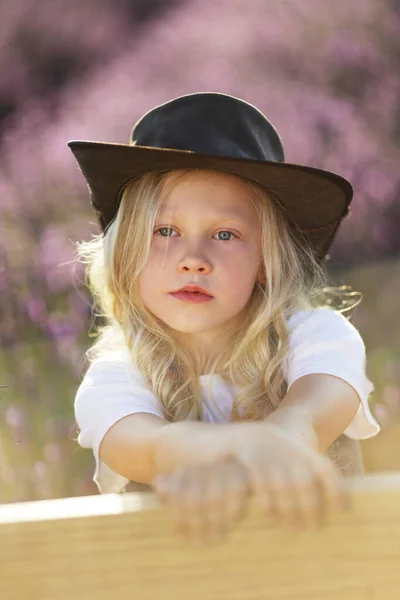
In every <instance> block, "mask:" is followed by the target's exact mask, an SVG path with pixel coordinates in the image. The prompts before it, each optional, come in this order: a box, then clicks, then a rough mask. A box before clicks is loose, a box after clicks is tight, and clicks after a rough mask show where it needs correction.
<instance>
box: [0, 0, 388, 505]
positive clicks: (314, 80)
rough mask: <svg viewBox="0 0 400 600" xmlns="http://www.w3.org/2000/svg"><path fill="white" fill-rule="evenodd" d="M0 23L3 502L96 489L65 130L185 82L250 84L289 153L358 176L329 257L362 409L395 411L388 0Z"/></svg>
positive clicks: (204, 4) (73, 188) (229, 5)
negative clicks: (350, 333)
mask: <svg viewBox="0 0 400 600" xmlns="http://www.w3.org/2000/svg"><path fill="white" fill-rule="evenodd" d="M60 15H62V18H60ZM0 23H1V25H0V44H1V47H2V52H1V53H0V67H1V68H0V300H1V301H0V386H4V387H2V388H0V502H15V501H24V500H33V499H42V498H56V497H65V496H77V495H82V494H92V493H97V490H96V488H95V486H94V485H93V483H92V481H91V479H92V471H93V458H92V456H91V453H90V452H89V451H84V450H82V449H80V448H79V447H78V445H77V443H76V441H75V438H76V436H77V432H76V429H75V425H74V419H73V401H74V395H75V392H76V389H77V386H78V385H79V381H80V379H81V377H82V374H83V372H84V366H85V365H84V363H83V355H84V352H85V350H86V348H87V347H88V346H89V345H90V343H91V341H92V337H91V336H92V335H93V333H94V331H95V329H94V326H95V323H94V320H93V317H92V304H91V298H90V295H89V294H88V292H87V290H86V289H85V286H84V282H83V273H82V270H81V268H80V267H79V266H78V265H76V264H74V247H75V242H77V241H81V240H82V239H87V238H89V237H90V236H91V235H92V234H93V233H97V232H98V226H97V223H96V221H95V214H94V212H92V210H91V208H90V206H89V202H88V196H87V189H86V186H85V183H84V180H83V178H82V176H81V175H80V173H79V171H78V169H77V166H76V163H75V161H74V159H73V157H72V154H71V152H70V151H69V149H68V147H67V145H66V144H67V142H68V140H71V139H88V140H102V141H113V142H120V143H127V141H128V137H129V132H130V129H131V127H132V125H133V124H134V122H135V121H136V120H137V119H138V118H139V117H140V116H141V115H142V114H143V113H144V112H145V111H147V110H148V109H150V108H151V107H153V106H155V105H156V104H159V103H161V102H164V101H167V100H169V99H171V98H173V97H176V96H179V95H181V94H184V93H191V92H195V91H219V92H225V93H229V94H233V95H236V96H239V97H241V98H244V99H245V100H247V101H249V102H251V103H253V104H255V105H256V106H257V107H259V108H260V109H261V110H262V111H263V112H264V113H265V114H266V115H267V116H268V117H269V118H270V119H271V120H272V122H273V123H274V124H275V125H276V126H277V128H278V130H279V132H280V134H281V136H282V138H283V141H284V146H285V152H286V160H287V161H288V162H298V163H304V164H310V165H312V166H316V167H320V168H326V169H329V170H332V171H337V172H339V173H341V174H343V175H344V176H346V177H348V178H349V179H350V181H351V182H352V184H353V186H354V189H355V198H354V201H353V204H352V211H351V214H350V215H349V217H348V218H347V219H346V220H345V223H344V224H343V227H342V229H341V231H340V234H339V235H338V237H337V240H336V242H335V244H334V246H333V248H332V253H331V258H330V261H329V269H330V273H331V276H332V280H333V281H334V282H335V283H346V284H349V285H351V286H352V287H353V288H354V289H355V290H359V291H361V292H362V293H363V295H364V300H363V302H362V303H361V305H360V306H359V307H358V308H357V309H356V311H355V313H354V317H353V319H352V321H353V323H354V324H355V325H356V326H357V327H358V328H359V329H360V331H361V333H362V335H363V337H364V340H365V343H366V347H367V354H368V374H369V376H370V378H371V379H372V381H373V382H374V384H375V388H376V390H375V393H374V395H373V397H372V403H373V406H374V412H375V414H376V416H377V418H378V419H379V421H380V422H381V424H382V426H383V429H385V427H390V426H391V424H393V423H396V422H398V421H400V326H399V325H398V321H399V315H400V310H399V297H400V235H399V232H400V171H399V166H398V165H399V164H400V144H399V140H400V110H399V106H400V77H399V63H400V2H399V1H398V0H380V1H379V2H378V1H377V0H356V1H355V2H348V0H336V1H335V2H330V1H328V0H307V2H304V1H302V0H285V1H284V2H283V1H282V0H252V1H251V2H246V3H244V2H243V1H241V0H215V1H212V0H180V1H179V0H174V1H172V0H170V1H168V0H164V2H162V1H160V0H158V1H157V0H147V1H146V2H144V1H139V0H136V1H134V0H114V1H111V0H86V1H85V2H84V3H83V2H80V1H79V0H70V2H68V3H65V2H61V0H54V1H53V2H52V3H48V4H46V5H43V4H42V7H41V9H40V10H38V9H37V3H36V2H33V1H31V0H13V2H11V1H9V0H4V2H3V3H1V5H0Z"/></svg>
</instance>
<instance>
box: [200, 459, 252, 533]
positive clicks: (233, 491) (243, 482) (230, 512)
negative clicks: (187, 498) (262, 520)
mask: <svg viewBox="0 0 400 600" xmlns="http://www.w3.org/2000/svg"><path fill="white" fill-rule="evenodd" d="M209 475H210V476H209V480H208V488H207V490H206V495H205V508H206V511H205V527H206V536H207V537H208V539H211V540H212V541H221V540H222V539H223V538H224V537H225V536H226V533H227V531H228V529H229V528H230V527H231V526H232V524H233V523H234V521H237V520H238V519H239V518H240V517H241V516H243V514H244V509H245V505H246V498H247V495H248V492H249V485H248V481H247V477H246V471H245V468H244V467H243V465H241V464H240V463H238V462H236V461H235V462H231V463H228V464H227V463H224V464H219V465H215V468H214V469H213V470H212V471H211V472H210V474H209Z"/></svg>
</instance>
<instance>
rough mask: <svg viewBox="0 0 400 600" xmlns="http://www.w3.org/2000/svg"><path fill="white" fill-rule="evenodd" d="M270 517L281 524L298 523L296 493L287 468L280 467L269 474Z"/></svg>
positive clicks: (291, 524)
mask: <svg viewBox="0 0 400 600" xmlns="http://www.w3.org/2000/svg"><path fill="white" fill-rule="evenodd" d="M269 496H270V502H271V507H272V513H271V517H272V518H273V519H274V520H275V521H276V522H280V523H281V524H286V525H289V526H293V524H296V523H298V520H299V519H298V506H297V493H296V488H295V486H294V485H293V480H292V478H291V477H290V471H289V469H288V468H285V467H283V466H281V467H280V468H279V470H278V469H273V470H271V472H270V473H269Z"/></svg>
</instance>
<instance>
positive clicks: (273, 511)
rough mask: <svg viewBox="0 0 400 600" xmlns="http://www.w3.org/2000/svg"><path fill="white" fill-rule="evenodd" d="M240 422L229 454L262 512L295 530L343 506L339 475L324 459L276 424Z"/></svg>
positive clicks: (345, 503) (344, 494)
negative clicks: (232, 452)
mask: <svg viewBox="0 0 400 600" xmlns="http://www.w3.org/2000/svg"><path fill="white" fill-rule="evenodd" d="M241 427H242V429H241V430H236V433H235V440H234V443H235V456H236V458H237V459H238V460H239V461H240V462H241V463H242V464H243V466H244V467H245V469H246V473H247V476H248V479H249V487H250V491H251V493H252V494H254V495H255V497H256V500H257V501H258V503H259V505H260V506H261V509H262V511H263V513H264V514H265V515H266V516H268V517H270V518H271V519H272V520H273V521H280V522H283V523H285V524H286V525H288V526H289V528H290V529H292V530H294V531H297V530H301V529H305V528H318V527H321V526H322V525H323V524H324V523H325V521H326V517H327V515H328V513H329V512H330V511H343V510H346V509H347V508H348V507H349V495H348V492H347V491H346V488H345V479H344V477H343V476H342V475H341V473H340V471H339V470H338V469H337V468H336V467H335V466H334V464H333V463H332V462H331V461H330V460H329V458H327V457H326V456H324V455H323V454H319V453H318V452H317V451H316V450H314V449H313V448H311V447H310V446H308V445H307V444H305V443H304V442H303V441H302V440H301V439H299V438H296V437H295V436H293V434H292V433H289V432H288V431H287V430H285V429H284V428H283V427H282V426H280V425H277V424H272V423H267V422H262V423H261V422H257V423H254V422H252V423H242V424H241ZM239 432H240V433H239Z"/></svg>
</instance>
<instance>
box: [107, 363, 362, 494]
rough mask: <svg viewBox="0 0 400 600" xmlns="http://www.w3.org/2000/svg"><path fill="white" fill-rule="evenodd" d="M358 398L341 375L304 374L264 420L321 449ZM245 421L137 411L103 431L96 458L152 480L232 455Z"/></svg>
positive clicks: (348, 418)
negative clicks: (191, 418) (193, 418)
mask: <svg viewBox="0 0 400 600" xmlns="http://www.w3.org/2000/svg"><path fill="white" fill-rule="evenodd" d="M359 403H360V400H359V397H358V395H357V393H356V392H355V391H354V389H353V388H352V387H351V386H350V385H349V384H348V383H346V382H345V381H343V380H342V379H339V378H337V377H334V376H332V375H325V374H319V373H318V374H310V375H305V376H303V377H300V378H299V379H297V380H296V381H295V382H294V383H293V384H292V386H291V387H290V389H289V391H288V393H287V394H286V396H285V398H284V399H283V400H282V402H281V404H280V405H279V407H278V408H277V409H276V410H275V411H274V412H273V413H271V414H270V415H269V416H268V417H267V419H266V422H267V423H271V424H273V423H274V424H277V425H281V426H282V428H283V429H284V430H285V431H287V432H288V433H290V434H291V436H292V437H294V438H297V439H298V440H299V441H302V442H304V443H306V444H307V445H308V446H310V447H312V448H313V449H314V450H316V451H317V452H321V453H322V452H325V450H326V449H327V448H328V447H329V446H330V445H331V444H332V443H333V442H334V441H335V440H336V439H337V438H338V437H339V436H340V434H341V433H343V431H344V430H345V429H346V427H347V426H348V425H349V423H350V422H351V421H352V419H353V418H354V416H355V414H356V412H357V409H358V406H359ZM243 424H244V423H221V424H220V423H202V422H193V421H192V422H191V421H179V422H177V423H169V422H168V421H166V420H164V419H161V418H160V417H157V416H155V415H151V414H147V413H136V414H133V415H129V416H127V417H124V418H123V419H120V420H119V421H118V422H117V423H115V425H113V426H112V427H111V428H110V429H109V430H108V431H107V433H106V434H105V436H104V438H103V441H102V443H101V445H100V450H99V453H100V458H101V460H103V461H104V462H105V463H106V464H107V465H108V466H109V467H110V468H111V469H113V470H114V471H116V472H117V473H120V474H121V475H123V476H125V477H127V478H128V479H130V480H132V481H137V482H139V483H147V484H150V483H152V482H153V480H154V478H155V477H156V476H157V475H158V474H160V473H170V472H172V471H174V470H175V469H178V468H180V467H184V466H190V465H196V464H199V463H200V462H202V463H204V462H211V461H215V460H220V459H222V460H224V459H226V458H229V457H231V456H232V455H233V454H234V451H235V447H234V445H235V437H236V436H237V435H240V433H241V430H242V427H241V425H243ZM253 425H254V424H253ZM238 427H239V428H240V429H238ZM233 428H235V431H233ZM265 435H268V434H267V430H266V432H265Z"/></svg>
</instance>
